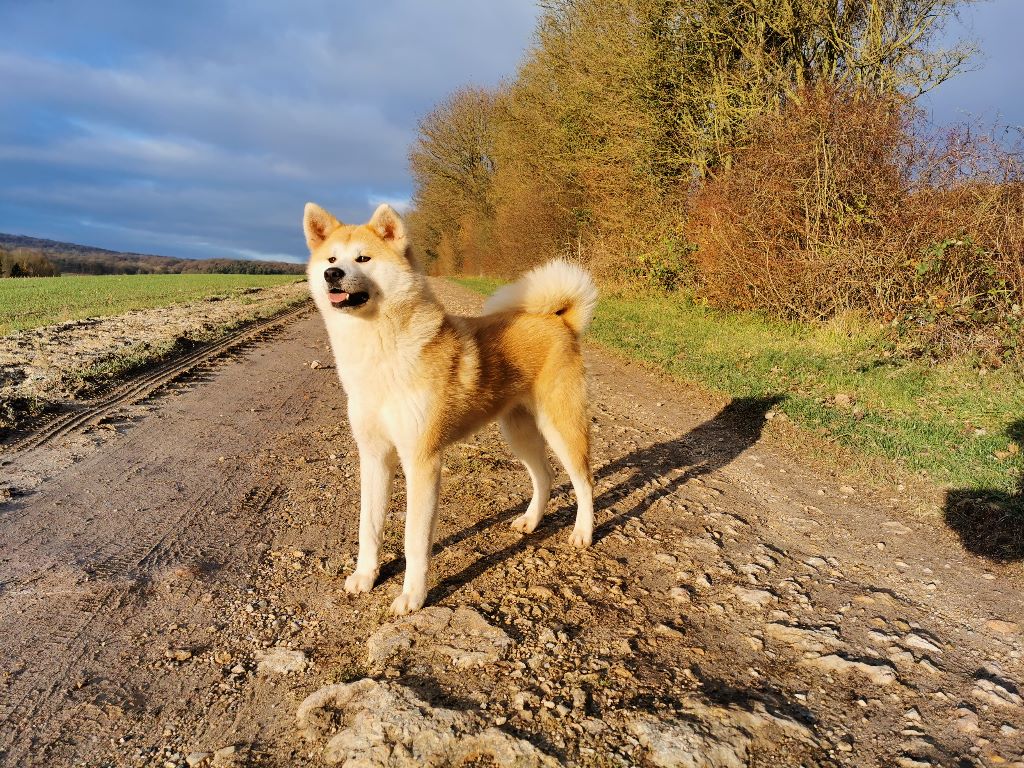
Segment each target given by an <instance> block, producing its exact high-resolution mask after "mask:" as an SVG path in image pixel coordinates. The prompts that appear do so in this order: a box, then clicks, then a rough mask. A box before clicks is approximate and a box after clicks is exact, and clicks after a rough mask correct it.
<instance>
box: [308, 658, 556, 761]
mask: <svg viewBox="0 0 1024 768" xmlns="http://www.w3.org/2000/svg"><path fill="white" fill-rule="evenodd" d="M296 719H297V721H298V726H299V729H300V730H301V731H302V734H303V736H304V737H305V738H306V739H307V740H308V741H310V742H311V743H313V744H314V745H316V746H317V747H322V750H323V752H322V755H323V759H324V761H325V762H327V763H328V764H331V765H342V766H347V767H348V768H414V767H415V768H418V766H422V765H436V766H440V765H463V764H465V763H472V764H474V765H476V764H481V765H495V766H509V767H512V766H516V767H518V766H523V768H549V767H550V768H555V766H557V765H558V762H557V761H556V760H554V759H553V758H552V757H550V756H549V755H547V754H545V753H543V752H541V751H540V750H539V749H537V748H536V747H534V746H533V745H532V744H530V743H529V742H527V741H524V740H522V739H517V738H515V737H513V736H510V735H509V734H507V733H505V732H504V731H502V730H500V729H499V728H496V727H493V726H487V725H486V724H485V723H484V722H483V721H482V720H481V719H480V718H479V717H478V716H477V715H475V714H474V713H472V712H468V711H456V710H451V709H443V708H436V707H433V706H431V705H430V704H429V703H428V702H426V701H424V700H422V699H420V698H419V697H417V696H416V694H415V693H413V692H412V691H411V690H410V689H409V688H406V687H405V686H401V685H397V684H394V683H387V682H379V681H377V680H371V679H369V678H363V679H361V680H357V681H355V682H352V683H338V684H336V685H328V686H327V687H325V688H321V689H320V690H318V691H316V692H314V693H312V694H310V695H309V696H308V697H306V699H305V700H304V701H303V702H302V704H300V705H299V709H298V711H297V713H296Z"/></svg>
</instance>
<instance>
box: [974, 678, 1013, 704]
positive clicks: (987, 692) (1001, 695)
mask: <svg viewBox="0 0 1024 768" xmlns="http://www.w3.org/2000/svg"><path fill="white" fill-rule="evenodd" d="M971 695H972V696H974V698H976V699H979V700H981V701H984V702H985V703H986V704H991V705H993V706H996V707H1014V708H1017V707H1020V706H1021V705H1022V704H1024V699H1022V698H1021V696H1020V694H1018V693H1016V692H1015V691H1013V690H1011V686H1010V684H1009V683H1005V682H1004V681H1002V680H998V679H997V680H991V679H989V678H982V679H980V680H978V681H976V682H975V684H974V690H973V691H971Z"/></svg>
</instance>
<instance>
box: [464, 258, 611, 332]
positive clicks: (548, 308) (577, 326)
mask: <svg viewBox="0 0 1024 768" xmlns="http://www.w3.org/2000/svg"><path fill="white" fill-rule="evenodd" d="M596 306H597V286H596V285H594V279H593V278H592V277H591V276H590V273H589V272H587V271H586V270H585V269H583V267H581V266H579V265H577V264H572V263H571V262H568V261H565V260H564V259H555V260H553V261H549V262H548V263H547V264H542V265H541V266H539V267H534V268H533V269H531V270H530V271H529V272H527V273H526V274H525V275H523V276H522V277H521V278H519V280H517V281H516V282H514V283H512V284H510V285H506V286H504V287H503V288H499V289H498V290H497V291H495V292H494V294H493V295H492V296H491V297H490V298H488V299H487V301H486V302H484V312H485V313H486V314H493V313H496V312H526V313H529V314H531V315H559V316H560V317H561V318H562V320H564V321H565V324H566V325H568V326H569V328H570V330H572V332H573V333H575V334H576V335H577V336H579V335H581V334H582V333H583V331H585V330H586V329H587V326H588V325H590V320H591V318H592V317H593V316H594V308H595V307H596Z"/></svg>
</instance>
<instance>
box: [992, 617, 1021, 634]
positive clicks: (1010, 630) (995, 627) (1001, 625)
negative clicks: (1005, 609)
mask: <svg viewBox="0 0 1024 768" xmlns="http://www.w3.org/2000/svg"><path fill="white" fill-rule="evenodd" d="M985 629H988V630H991V631H992V632H998V633H999V634H1000V635H1016V634H1017V633H1018V632H1020V625H1019V624H1018V623H1017V622H1015V621H1003V620H1001V619H989V620H988V621H986V622H985Z"/></svg>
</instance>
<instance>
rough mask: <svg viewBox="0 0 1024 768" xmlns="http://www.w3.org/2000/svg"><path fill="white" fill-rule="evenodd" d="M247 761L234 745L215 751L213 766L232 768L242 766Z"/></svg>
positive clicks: (215, 767)
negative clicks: (232, 767) (231, 767)
mask: <svg viewBox="0 0 1024 768" xmlns="http://www.w3.org/2000/svg"><path fill="white" fill-rule="evenodd" d="M244 761H245V754H244V753H243V751H242V750H240V749H239V748H238V747H236V746H235V745H234V744H229V745H228V746H226V747H221V748H220V749H218V750H216V751H214V753H213V762H212V765H213V766H214V768H230V766H236V765H241V764H242V763H243V762H244Z"/></svg>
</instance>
